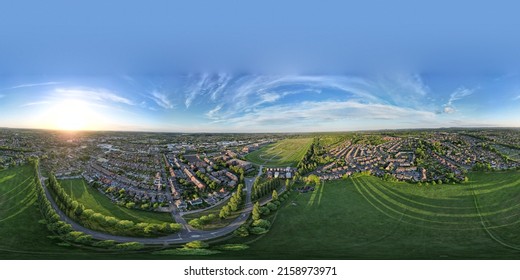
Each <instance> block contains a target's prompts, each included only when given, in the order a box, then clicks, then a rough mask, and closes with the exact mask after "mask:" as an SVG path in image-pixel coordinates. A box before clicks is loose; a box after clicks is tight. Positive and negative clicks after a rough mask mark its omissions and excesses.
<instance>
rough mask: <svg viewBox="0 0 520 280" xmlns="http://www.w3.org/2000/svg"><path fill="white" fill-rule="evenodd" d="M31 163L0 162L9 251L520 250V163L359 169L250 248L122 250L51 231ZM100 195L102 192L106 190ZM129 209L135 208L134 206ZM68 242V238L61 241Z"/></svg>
mask: <svg viewBox="0 0 520 280" xmlns="http://www.w3.org/2000/svg"><path fill="white" fill-rule="evenodd" d="M32 177H33V173H32V169H31V167H28V166H27V167H18V168H13V169H9V170H5V171H0V237H1V238H2V239H1V240H2V243H1V244H0V252H1V254H0V255H1V257H0V258H2V259H27V258H28V259H162V258H164V259H175V258H180V259H186V258H188V259H193V258H196V259H519V258H520V235H519V234H518V232H520V219H519V217H520V203H519V202H520V172H518V171H515V172H512V171H511V172H495V173H493V172H492V173H471V174H470V175H469V178H470V182H469V183H468V184H464V185H440V186H439V185H437V186H429V187H426V186H423V187H418V186H417V185H411V184H407V183H389V182H383V181H381V180H380V179H378V178H374V177H359V178H355V179H347V180H340V181H332V182H326V183H324V184H323V185H322V186H320V187H319V188H317V189H316V190H315V191H314V192H313V193H306V194H299V193H297V192H293V193H292V194H291V196H290V198H289V200H288V201H287V202H285V203H284V204H283V205H282V208H281V209H279V210H278V211H277V212H276V214H275V215H273V216H271V217H269V219H271V220H273V219H274V223H273V225H272V227H271V229H270V231H269V232H268V233H267V234H266V235H264V236H262V237H260V238H258V239H257V240H254V241H252V238H249V239H243V238H232V239H230V240H226V241H225V242H223V243H224V244H226V243H242V242H245V241H247V240H249V241H251V242H250V243H249V244H248V245H249V249H246V250H241V251H234V252H232V251H222V252H221V253H218V254H215V255H211V256H174V255H155V254H151V253H150V252H137V253H131V252H126V253H117V252H102V251H96V250H91V249H84V248H77V247H68V246H66V244H63V242H61V241H58V240H54V239H52V238H49V237H48V236H52V233H51V232H49V231H48V230H47V229H46V228H45V225H44V224H42V223H40V222H39V221H41V219H42V217H41V214H40V212H39V210H38V208H37V203H36V202H35V199H36V198H35V195H34V191H33V189H32V188H31V184H33V181H32ZM100 195H101V194H100ZM125 210H127V209H125ZM58 244H61V245H58Z"/></svg>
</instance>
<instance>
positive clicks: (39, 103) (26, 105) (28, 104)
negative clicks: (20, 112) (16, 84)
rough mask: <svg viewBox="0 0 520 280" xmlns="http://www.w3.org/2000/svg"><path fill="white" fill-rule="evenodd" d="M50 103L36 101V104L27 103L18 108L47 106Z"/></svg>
mask: <svg viewBox="0 0 520 280" xmlns="http://www.w3.org/2000/svg"><path fill="white" fill-rule="evenodd" d="M49 103H51V102H50V101H36V102H29V103H25V104H22V105H21V106H20V107H28V106H35V105H43V104H49Z"/></svg>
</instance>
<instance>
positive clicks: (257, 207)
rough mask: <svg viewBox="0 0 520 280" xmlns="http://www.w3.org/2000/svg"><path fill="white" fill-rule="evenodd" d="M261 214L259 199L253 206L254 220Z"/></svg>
mask: <svg viewBox="0 0 520 280" xmlns="http://www.w3.org/2000/svg"><path fill="white" fill-rule="evenodd" d="M260 215H261V212H260V204H259V203H258V201H257V202H256V203H255V205H254V206H253V220H254V221H256V220H259V219H260Z"/></svg>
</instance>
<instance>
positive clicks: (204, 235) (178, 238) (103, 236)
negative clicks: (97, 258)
mask: <svg viewBox="0 0 520 280" xmlns="http://www.w3.org/2000/svg"><path fill="white" fill-rule="evenodd" d="M261 174H262V166H260V170H259V171H258V175H257V177H258V176H260V175H261ZM38 177H39V179H40V182H41V184H42V187H43V189H44V191H45V196H46V197H47V199H48V200H49V202H50V203H51V205H52V207H53V208H54V210H56V213H57V214H58V215H59V216H60V217H61V219H62V220H63V221H65V222H67V223H69V224H70V225H71V226H72V228H73V229H74V230H77V231H81V232H84V233H86V234H89V235H92V237H93V238H94V239H99V240H115V241H117V242H134V241H135V242H140V243H143V244H164V245H167V244H183V243H187V242H190V241H195V240H209V239H214V238H217V237H222V236H225V235H227V234H230V233H232V232H233V231H235V230H236V229H237V228H238V227H239V226H240V225H242V224H243V223H244V222H245V221H246V220H247V218H248V217H249V215H251V211H252V210H253V205H252V203H251V190H252V188H253V183H254V181H255V179H256V177H254V178H245V179H244V180H245V183H246V204H245V207H244V209H243V210H242V214H240V216H238V217H237V218H236V219H235V220H234V221H233V222H231V223H230V224H229V225H228V226H226V227H224V228H221V229H216V230H210V231H205V230H196V229H192V228H191V227H190V226H189V225H188V224H187V223H186V221H185V220H184V219H183V218H182V217H181V216H180V214H179V213H172V216H173V218H174V219H175V221H176V222H178V223H180V224H181V225H183V229H181V230H180V231H179V232H178V233H174V234H171V235H167V236H161V237H155V238H140V237H127V236H117V235H111V234H108V233H103V232H99V231H94V230H91V229H88V228H86V227H83V226H82V225H80V224H78V223H77V222H75V221H74V220H72V219H71V218H69V217H68V216H67V215H66V214H65V213H63V211H61V209H60V208H59V207H58V205H57V204H56V202H55V201H54V198H53V197H52V196H51V194H50V192H49V189H47V186H46V185H45V180H44V178H43V177H42V176H41V173H40V167H39V166H38Z"/></svg>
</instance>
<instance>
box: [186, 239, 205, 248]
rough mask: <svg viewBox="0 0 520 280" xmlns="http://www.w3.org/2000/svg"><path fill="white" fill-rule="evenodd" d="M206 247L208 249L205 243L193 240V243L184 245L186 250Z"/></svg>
mask: <svg viewBox="0 0 520 280" xmlns="http://www.w3.org/2000/svg"><path fill="white" fill-rule="evenodd" d="M208 247H209V245H208V244H207V243H206V242H203V241H200V240H195V241H191V242H188V243H186V244H184V248H188V249H204V248H208Z"/></svg>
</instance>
